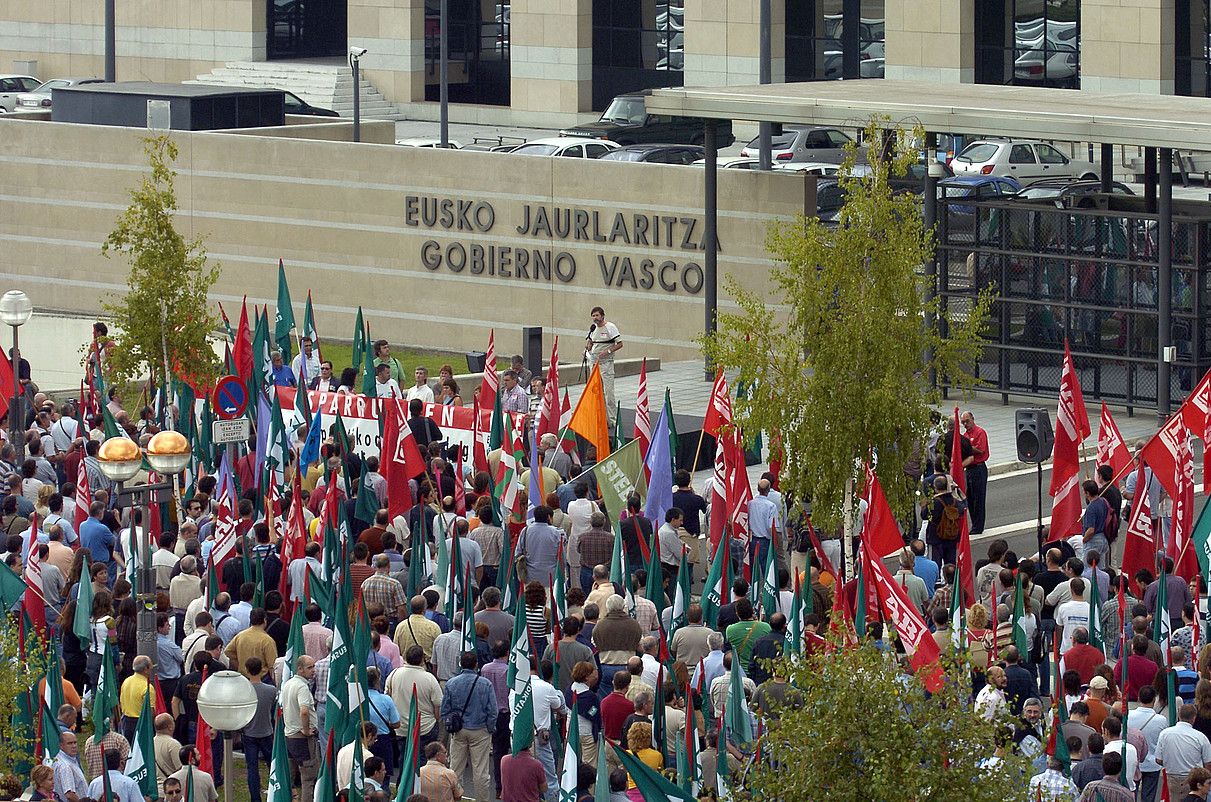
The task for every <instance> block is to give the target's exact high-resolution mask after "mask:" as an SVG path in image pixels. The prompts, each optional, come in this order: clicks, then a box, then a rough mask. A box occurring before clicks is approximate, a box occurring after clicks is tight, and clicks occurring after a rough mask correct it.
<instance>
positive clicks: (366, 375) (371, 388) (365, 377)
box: [362, 325, 378, 398]
mask: <svg viewBox="0 0 1211 802" xmlns="http://www.w3.org/2000/svg"><path fill="white" fill-rule="evenodd" d="M371 342H373V341H372V340H371V339H370V326H369V325H367V326H366V352H365V355H364V357H363V365H362V395H365V396H369V397H370V398H377V397H378V390H377V389H376V388H375V381H374V349H373V348H372V347H371V346H370V343H371Z"/></svg>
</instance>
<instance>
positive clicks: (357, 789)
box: [349, 738, 366, 802]
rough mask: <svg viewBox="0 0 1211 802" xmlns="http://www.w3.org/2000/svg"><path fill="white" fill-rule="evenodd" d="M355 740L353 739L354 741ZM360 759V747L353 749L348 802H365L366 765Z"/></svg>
mask: <svg viewBox="0 0 1211 802" xmlns="http://www.w3.org/2000/svg"><path fill="white" fill-rule="evenodd" d="M356 740H357V739H356V738H355V741H356ZM364 761H365V758H363V757H362V745H361V743H357V745H356V746H354V747H353V770H352V771H350V772H349V802H365V799H366V764H365V762H364Z"/></svg>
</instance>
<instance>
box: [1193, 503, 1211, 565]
mask: <svg viewBox="0 0 1211 802" xmlns="http://www.w3.org/2000/svg"><path fill="white" fill-rule="evenodd" d="M1208 506H1209V505H1207V504H1204V505H1203V509H1202V511H1201V512H1199V514H1198V520H1196V521H1195V522H1194V534H1193V538H1194V553H1195V554H1196V555H1198V573H1199V575H1200V576H1203V577H1206V576H1209V575H1211V511H1209V510H1208V509H1207V507H1208Z"/></svg>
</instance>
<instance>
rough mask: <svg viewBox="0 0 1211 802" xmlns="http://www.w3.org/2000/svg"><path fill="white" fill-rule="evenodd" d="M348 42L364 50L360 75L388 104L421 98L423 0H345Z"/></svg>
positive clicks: (422, 98)
mask: <svg viewBox="0 0 1211 802" xmlns="http://www.w3.org/2000/svg"><path fill="white" fill-rule="evenodd" d="M348 19H349V32H348V37H349V42H350V43H351V44H355V45H358V46H359V47H364V48H366V50H367V53H366V55H365V56H363V57H362V62H361V71H362V77H363V78H364V79H365V80H367V81H369V82H370V83H372V84H374V86H375V88H377V89H378V90H379V91H380V92H382V93H383V94H384V95H385V96H386V97H388V98H390V100H391V102H392V103H409V102H413V101H420V100H424V99H425V0H394V1H393V2H392V3H391V4H390V5H382V4H381V3H377V2H375V0H348Z"/></svg>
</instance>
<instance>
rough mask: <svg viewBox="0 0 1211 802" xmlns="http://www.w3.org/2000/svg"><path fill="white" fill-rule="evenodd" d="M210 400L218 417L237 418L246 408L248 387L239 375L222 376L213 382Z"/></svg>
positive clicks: (225, 418)
mask: <svg viewBox="0 0 1211 802" xmlns="http://www.w3.org/2000/svg"><path fill="white" fill-rule="evenodd" d="M210 402H211V404H212V405H213V406H214V411H215V414H216V415H218V416H219V417H220V418H223V419H224V420H230V419H231V418H238V417H240V416H241V415H243V414H244V411H245V410H246V409H248V388H247V387H246V386H245V385H244V381H243V380H242V379H241V378H240V377H239V376H224V377H223V378H221V379H219V380H218V381H217V382H216V383H215V385H214V392H213V393H212V394H211V398H210Z"/></svg>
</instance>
